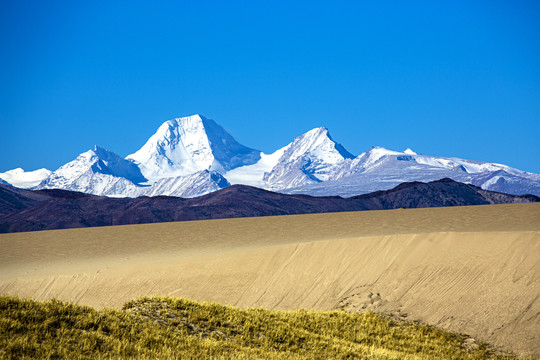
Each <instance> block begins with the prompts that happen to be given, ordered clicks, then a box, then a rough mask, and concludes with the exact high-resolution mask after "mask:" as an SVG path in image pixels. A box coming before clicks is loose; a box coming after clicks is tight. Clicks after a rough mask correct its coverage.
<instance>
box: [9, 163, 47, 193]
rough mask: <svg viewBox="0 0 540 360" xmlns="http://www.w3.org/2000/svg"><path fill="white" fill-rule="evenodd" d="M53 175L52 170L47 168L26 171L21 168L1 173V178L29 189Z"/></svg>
mask: <svg viewBox="0 0 540 360" xmlns="http://www.w3.org/2000/svg"><path fill="white" fill-rule="evenodd" d="M49 175H51V171H50V170H47V169H38V170H34V171H24V170H23V169H21V168H17V169H13V170H9V171H6V172H4V173H0V180H4V182H6V183H8V184H11V185H13V186H15V187H18V188H22V189H29V188H32V187H34V186H36V185H38V184H39V183H40V182H42V181H43V180H44V179H46V178H47V177H48V176H49Z"/></svg>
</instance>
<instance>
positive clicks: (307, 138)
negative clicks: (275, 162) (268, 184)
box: [280, 126, 354, 164]
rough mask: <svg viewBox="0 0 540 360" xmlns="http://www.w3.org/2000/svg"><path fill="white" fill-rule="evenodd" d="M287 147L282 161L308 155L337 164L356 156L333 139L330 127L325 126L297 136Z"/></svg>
mask: <svg viewBox="0 0 540 360" xmlns="http://www.w3.org/2000/svg"><path fill="white" fill-rule="evenodd" d="M287 147H288V149H287V150H285V152H284V154H283V155H282V157H281V159H280V162H283V161H287V162H290V161H294V160H295V159H297V158H299V157H304V156H308V157H311V158H316V159H319V160H321V161H324V162H328V163H332V164H336V163H338V162H342V161H343V160H344V159H352V158H354V156H353V155H352V154H351V153H350V152H348V151H347V150H346V149H345V148H344V147H343V146H341V144H338V143H337V142H335V141H334V140H333V139H332V137H331V136H330V133H329V131H328V129H327V128H326V127H324V126H323V127H319V128H315V129H312V130H310V131H308V132H306V133H305V134H303V135H300V136H297V137H296V138H295V139H294V141H293V142H292V143H291V144H289V145H287Z"/></svg>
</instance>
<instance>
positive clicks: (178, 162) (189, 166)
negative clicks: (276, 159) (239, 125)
mask: <svg viewBox="0 0 540 360" xmlns="http://www.w3.org/2000/svg"><path fill="white" fill-rule="evenodd" d="M126 159H128V160H131V161H133V162H134V163H136V164H137V165H139V167H140V168H141V171H142V172H143V174H144V175H145V176H146V178H148V179H149V180H157V179H160V178H166V177H176V176H185V175H189V174H193V173H195V172H198V171H201V170H215V171H219V172H224V171H227V170H230V169H234V168H236V167H239V166H245V165H251V164H254V163H256V162H257V161H258V160H259V159H260V151H257V150H254V149H250V148H248V147H245V146H243V145H241V144H239V143H238V142H236V140H235V139H234V138H233V137H232V136H231V135H230V134H229V133H227V132H226V131H225V130H224V129H223V128H222V127H221V126H219V125H218V124H217V123H216V122H215V121H214V120H211V119H207V118H205V117H204V116H201V115H198V114H197V115H192V116H187V117H182V118H177V119H173V120H168V121H166V122H165V123H163V124H162V125H161V126H160V127H159V128H158V130H157V131H156V133H155V134H154V135H152V136H151V137H150V139H148V141H147V142H146V144H144V146H143V147H142V148H141V149H139V150H138V151H137V152H135V153H133V154H131V155H129V156H128V157H127V158H126Z"/></svg>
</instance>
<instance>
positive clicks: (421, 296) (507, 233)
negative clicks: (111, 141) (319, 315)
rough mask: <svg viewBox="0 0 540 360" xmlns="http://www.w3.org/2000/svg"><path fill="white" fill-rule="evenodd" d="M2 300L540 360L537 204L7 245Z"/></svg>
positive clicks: (57, 237) (34, 239)
mask: <svg viewBox="0 0 540 360" xmlns="http://www.w3.org/2000/svg"><path fill="white" fill-rule="evenodd" d="M0 294H9V295H18V296H22V297H32V298H35V299H39V300H44V299H49V298H53V297H55V298H59V299H62V300H67V301H72V302H76V303H80V304H87V305H92V306H95V307H98V308H101V307H119V306H121V305H122V304H123V303H124V302H125V301H127V300H129V299H132V298H135V297H138V296H141V295H152V294H156V295H172V296H182V297H187V298H191V299H195V300H207V301H217V302H219V303H223V304H230V305H237V306H243V307H254V306H255V307H266V308H271V309H272V308H278V309H295V308H311V309H325V310H326V309H335V308H343V309H346V310H349V311H365V310H374V311H381V312H386V313H390V314H394V315H395V316H401V317H403V316H404V314H406V315H407V318H409V319H419V320H421V321H424V322H426V323H429V324H433V325H436V326H440V327H442V328H445V329H449V330H452V331H459V332H464V333H468V334H470V335H472V336H473V337H477V338H479V339H481V340H484V341H488V342H491V343H493V344H496V345H499V346H502V347H503V348H505V349H510V350H513V351H516V352H518V353H532V354H535V355H540V298H539V297H540V295H539V294H540V204H512V205H488V206H471V207H454V208H432V209H407V210H385V211H371V212H355V213H335V214H316V215H296V216H276V217H264V218H245V219H227V220H207V221H194V222H180V223H164V224H148V225H133V226H117V227H103V228H87V229H73V230H55V231H44V232H31V233H17V234H5V235H1V236H0Z"/></svg>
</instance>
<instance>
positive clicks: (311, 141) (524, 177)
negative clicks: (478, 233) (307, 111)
mask: <svg viewBox="0 0 540 360" xmlns="http://www.w3.org/2000/svg"><path fill="white" fill-rule="evenodd" d="M21 171H22V170H21ZM8 173H9V172H6V173H3V174H2V173H0V178H3V179H4V180H6V181H7V179H6V175H5V174H8ZM18 174H19V175H18V176H19V177H22V178H24V176H25V175H24V174H25V173H24V172H22V175H21V172H20V171H19V173H18ZM26 174H30V173H26ZM40 174H41V175H40V176H44V178H43V180H42V181H41V182H40V183H39V185H37V186H35V185H34V186H35V187H32V186H28V184H29V182H26V184H27V185H26V186H22V187H26V188H36V189H46V188H58V189H65V190H73V191H82V192H86V193H90V194H95V195H104V196H111V197H138V196H155V195H171V196H181V197H194V196H198V195H202V194H205V193H209V192H212V191H216V190H218V189H221V188H224V187H226V186H229V185H231V184H244V185H251V186H256V187H260V188H264V189H268V190H272V191H280V192H284V193H290V194H311V195H319V196H323V195H324V196H331V195H340V196H345V197H348V196H354V195H358V194H363V193H368V192H373V191H377V190H387V189H390V188H392V187H394V186H397V185H398V184H400V183H403V182H408V181H424V182H425V181H433V180H438V179H441V178H445V177H448V178H451V179H454V180H456V181H459V182H464V183H470V184H474V185H477V186H479V187H481V188H483V189H486V190H496V191H500V192H505V193H510V194H526V193H531V194H536V195H540V174H533V173H528V172H525V171H521V170H518V169H515V168H512V167H509V166H506V165H502V164H496V163H488V162H481V161H473V160H465V159H459V158H452V157H435V156H427V155H419V154H417V153H415V152H414V151H412V150H410V149H407V150H405V151H403V152H400V151H393V150H388V149H385V148H382V147H372V148H370V149H368V150H367V151H366V152H364V153H362V154H360V155H359V156H356V157H355V156H353V155H352V154H351V153H349V152H348V151H347V150H346V149H345V148H344V147H343V146H342V145H341V144H339V143H337V142H335V141H334V140H333V139H332V137H331V136H330V133H329V131H328V129H327V128H325V127H320V128H315V129H313V130H310V131H308V132H306V133H305V134H303V135H301V136H297V137H296V138H295V139H294V140H293V141H292V142H291V143H290V144H288V145H286V146H284V147H282V148H280V149H278V150H277V151H275V152H274V153H272V154H264V153H262V152H261V151H258V150H255V149H251V148H248V147H246V146H243V145H241V144H239V143H238V142H237V141H236V140H235V139H234V138H233V137H232V136H231V135H230V134H229V133H227V132H226V131H225V130H224V129H223V128H222V127H221V126H219V125H218V124H217V123H216V122H215V121H213V120H211V119H207V118H205V117H204V116H201V115H193V116H188V117H184V118H177V119H173V120H168V121H166V122H165V123H163V124H162V125H161V126H160V127H159V128H158V129H157V131H156V133H155V134H154V135H152V136H151V137H150V138H149V140H148V141H147V142H146V143H145V144H144V145H143V146H142V147H141V148H140V149H139V150H138V151H136V152H135V153H133V154H131V155H129V156H127V157H126V158H122V157H121V156H119V155H116V154H114V153H113V152H111V151H108V150H105V149H102V148H99V147H95V148H94V149H93V150H89V151H87V152H85V153H82V154H81V155H79V156H78V157H77V158H76V159H75V160H73V161H72V162H69V163H68V164H66V165H63V166H62V167H60V168H59V169H57V170H56V171H54V172H52V173H46V172H41V173H40ZM7 182H8V183H11V182H9V181H7ZM23 182H24V181H23ZM23 182H20V183H23ZM34 182H35V179H34ZM11 184H12V183H11ZM14 185H17V184H14Z"/></svg>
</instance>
